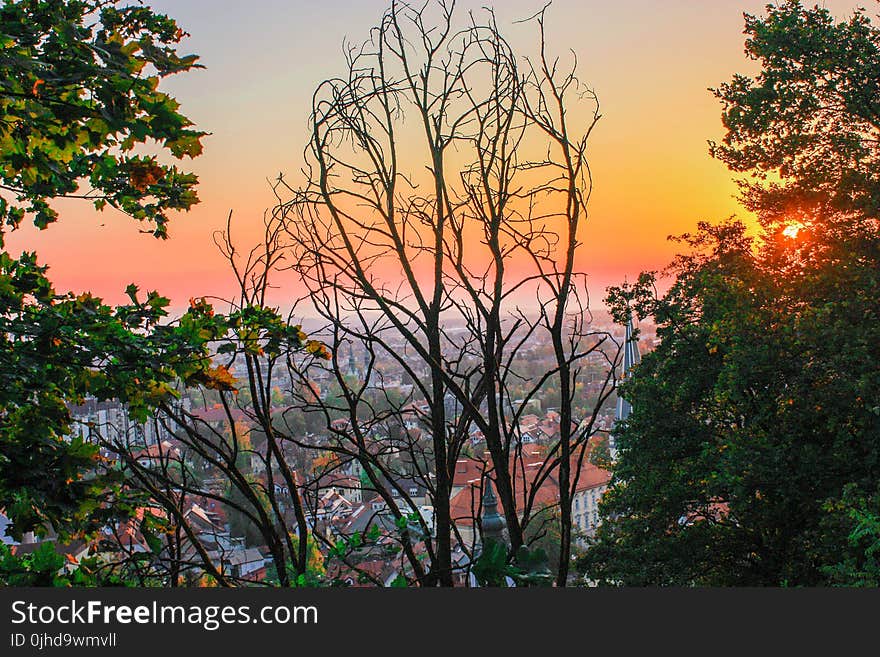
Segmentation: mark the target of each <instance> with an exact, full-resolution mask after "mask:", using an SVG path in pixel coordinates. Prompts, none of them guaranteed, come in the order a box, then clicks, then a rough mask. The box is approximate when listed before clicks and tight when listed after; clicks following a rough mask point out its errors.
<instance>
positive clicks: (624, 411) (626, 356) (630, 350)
mask: <svg viewBox="0 0 880 657" xmlns="http://www.w3.org/2000/svg"><path fill="white" fill-rule="evenodd" d="M637 343H638V338H636V337H635V328H634V327H633V316H632V313H630V314H629V317H627V320H626V337H625V339H624V342H623V363H621V372H620V379H619V380H618V385H620V382H623V381H625V380H626V378H627V377H628V376H629V375H630V372H632V368H633V367H634V366H636V365H638V364H639V362H640V361H641V360H642V357H641V355H640V354H639V346H638V344H637ZM631 412H632V406H631V405H630V403H629V402H628V401H627V400H626V399H624V398H623V396H621V394H620V392H618V393H617V409H616V410H615V412H614V422H615V424H616V423H617V422H620V421H622V420H625V419H627V418H628V417H629V414H630V413H631ZM609 442H610V445H609V447H610V449H611V458H612V460H613V459H615V458H617V444H616V441H615V436H614V433H613V432H612V434H611V436H610V437H609Z"/></svg>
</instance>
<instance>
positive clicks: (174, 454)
mask: <svg viewBox="0 0 880 657" xmlns="http://www.w3.org/2000/svg"><path fill="white" fill-rule="evenodd" d="M631 329H632V325H631V324H630V325H628V326H627V327H626V331H625V333H623V334H620V335H618V336H617V337H616V343H617V342H619V344H621V345H623V346H624V348H623V352H624V353H623V356H621V357H620V364H619V368H620V369H619V375H620V376H619V377H616V378H614V379H613V381H618V380H622V379H623V377H625V374H626V371H627V370H628V369H629V368H631V367H632V366H633V365H634V364H635V363H636V362H637V361H638V354H639V348H638V346H637V345H638V342H637V340H636V339H634V337H633V334H632V332H631ZM652 340H653V338H650V337H644V336H643V337H642V338H641V341H642V343H650V342H651V341H652ZM545 348H546V347H545V346H544V345H542V344H541V343H540V342H538V343H536V344H534V345H532V347H531V348H530V349H529V351H528V352H527V353H526V354H525V356H524V358H525V359H536V360H537V359H539V354H540V353H541V351H542V349H545ZM342 360H343V363H344V364H343V368H344V370H345V374H346V375H347V376H349V377H350V378H351V380H357V379H358V378H359V377H364V376H366V375H368V371H372V372H374V373H375V372H379V371H380V369H379V368H377V367H375V366H374V367H373V368H372V369H369V366H368V364H367V362H366V360H365V359H363V358H361V359H359V358H358V355H357V354H355V352H354V351H353V350H352V349H351V348H349V349H348V350H347V353H346V354H345V358H344V359H342ZM359 361H360V362H362V363H363V364H362V365H359ZM382 364H383V363H380V364H379V365H380V366H381V365H382ZM388 365H389V367H388V368H387V369H386V371H385V372H384V376H383V377H382V385H383V387H384V392H385V393H386V394H387V393H388V392H389V391H390V392H392V393H393V394H394V395H396V398H397V399H399V400H402V401H401V403H400V407H399V413H397V414H395V416H394V418H395V419H396V420H397V421H398V423H399V424H398V425H395V426H394V427H392V428H390V430H389V427H388V426H387V424H382V425H381V429H380V428H379V426H378V425H373V426H371V427H370V428H369V435H370V437H371V439H372V441H371V444H372V445H373V446H374V447H373V448H374V449H375V450H377V455H376V461H375V462H376V463H381V464H382V465H383V474H382V475H381V477H382V480H381V481H379V482H377V481H375V479H374V478H373V479H371V476H369V475H368V473H367V471H366V470H365V468H364V466H363V461H361V460H359V459H357V458H353V457H352V456H351V455H348V456H344V455H340V452H339V451H338V450H335V449H334V442H335V441H336V440H337V439H336V438H334V436H338V435H346V434H348V433H350V432H351V431H352V424H351V419H350V418H345V417H337V418H335V419H330V418H329V417H328V418H327V420H328V422H327V424H326V425H325V426H324V427H323V428H322V427H321V426H320V425H321V423H320V422H316V421H314V418H306V417H305V413H304V412H303V410H302V409H301V408H297V407H296V406H294V405H293V404H292V403H291V402H293V401H294V397H293V396H291V394H290V391H291V390H292V387H293V385H294V382H293V380H292V379H291V378H289V377H288V378H287V379H286V380H284V382H283V383H280V384H279V385H278V386H277V387H276V388H275V389H274V392H273V399H272V405H271V406H270V408H271V416H272V421H273V422H274V423H276V424H277V425H279V426H284V427H285V428H286V429H289V430H290V431H291V433H290V436H291V438H290V439H289V440H284V441H283V442H282V444H281V447H280V448H281V450H282V458H283V461H284V463H285V464H286V466H287V467H288V470H287V473H289V474H288V476H282V475H281V474H280V473H279V472H277V471H275V472H273V471H271V470H269V469H267V467H266V460H265V459H264V458H261V457H260V455H261V454H263V453H265V452H266V450H267V442H268V441H267V437H266V434H265V432H264V431H262V430H261V428H260V424H259V422H257V421H255V418H254V416H253V412H252V411H251V410H250V409H249V408H248V407H247V405H244V404H242V405H239V406H230V405H229V404H228V403H223V401H222V400H221V401H213V403H210V400H208V399H207V398H206V397H205V396H204V394H203V395H202V396H201V399H199V398H197V397H196V395H192V394H187V395H183V396H182V397H181V398H180V400H179V401H178V402H176V403H175V406H174V408H175V410H176V412H177V413H179V415H176V416H175V417H177V418H187V419H188V422H187V423H184V422H180V423H177V422H175V419H174V417H172V416H170V415H168V416H159V415H156V416H152V417H150V418H149V419H148V420H147V421H145V422H138V421H136V420H134V419H132V418H131V417H130V415H129V413H128V412H127V409H126V408H125V406H124V405H123V404H120V403H119V402H114V401H104V402H99V401H96V400H94V399H86V400H85V401H84V403H83V404H79V405H73V406H71V407H70V413H71V415H72V417H73V424H72V426H73V427H74V430H73V431H72V432H71V434H70V435H69V436H68V438H67V439H68V440H82V441H88V442H92V443H95V444H98V445H100V446H101V456H102V459H103V461H104V463H103V465H104V467H107V468H109V469H115V470H118V471H119V472H121V473H123V476H124V477H129V478H130V481H131V482H132V483H134V482H139V483H140V484H141V485H146V486H147V488H148V489H150V490H152V488H151V487H152V486H154V485H155V486H158V485H159V483H158V482H162V485H164V486H165V487H166V490H164V491H162V492H161V493H160V492H159V491H156V496H157V497H161V495H162V494H164V495H167V496H169V497H170V498H171V499H173V500H174V504H175V513H174V514H170V513H169V512H168V505H167V502H166V503H164V504H160V503H158V502H156V501H155V500H154V503H152V504H146V505H143V506H140V507H138V508H137V509H136V511H135V513H134V514H133V515H132V517H129V518H127V519H125V520H122V521H119V522H116V523H114V524H110V525H107V526H105V527H104V528H103V530H102V533H101V540H100V541H97V542H95V541H92V542H82V541H73V542H69V543H66V544H65V543H59V544H58V545H56V546H55V548H56V549H58V550H60V551H62V552H63V553H64V554H66V555H67V558H68V561H69V564H70V567H74V566H75V565H76V564H77V563H79V562H80V561H81V560H82V559H85V558H94V557H97V558H98V559H99V560H102V561H104V562H106V563H108V564H111V563H117V562H138V563H140V564H141V566H143V565H144V564H151V565H150V567H149V568H147V572H150V573H152V575H153V576H158V577H167V571H168V570H169V568H171V570H173V571H174V572H175V573H177V574H176V577H178V578H179V579H180V582H181V583H182V584H188V585H196V584H199V583H205V582H206V581H208V580H206V579H205V576H206V572H207V571H206V569H205V567H204V562H205V560H209V561H210V563H211V564H213V566H214V567H215V568H216V569H217V570H216V571H215V572H217V573H220V574H222V575H225V576H228V577H230V578H231V579H232V580H234V581H237V582H239V583H240V584H248V583H250V584H252V585H259V584H265V583H272V582H273V581H275V580H276V579H277V571H276V569H275V565H274V563H273V554H272V551H271V550H270V549H269V548H268V546H267V545H266V542H265V537H264V536H262V535H261V533H260V531H259V530H258V528H257V527H256V526H255V525H253V523H251V522H250V521H249V520H248V517H247V514H246V513H243V511H242V507H241V505H240V503H237V502H240V500H238V501H237V500H236V499H235V492H234V488H232V487H231V486H230V482H229V480H228V476H229V472H228V470H226V469H224V468H222V467H218V465H217V462H216V460H215V458H213V457H212V456H211V455H210V454H205V453H201V454H200V453H198V451H196V450H194V449H192V445H193V443H192V441H191V440H186V439H184V438H185V436H186V432H187V431H190V432H192V431H193V428H196V429H198V430H199V431H202V432H204V433H205V434H206V435H210V436H212V437H213V439H216V440H221V441H232V443H234V445H235V448H236V450H238V453H237V455H236V457H235V473H234V475H235V476H236V477H242V478H244V479H246V480H247V481H248V482H250V484H249V485H250V487H251V488H252V489H253V490H255V491H258V492H259V494H260V496H261V497H262V498H263V500H264V502H263V503H264V504H267V505H269V504H270V505H271V506H272V508H273V509H274V511H276V512H277V513H278V514H279V515H278V518H279V520H280V521H281V522H282V523H283V524H284V526H286V527H290V528H293V529H292V531H291V534H292V535H293V537H294V539H295V540H298V539H299V538H300V537H299V532H298V527H299V526H301V525H298V524H297V518H296V514H297V513H298V512H299V513H302V514H303V515H304V517H305V520H306V523H307V527H308V534H309V535H308V538H307V539H306V540H307V541H308V543H309V550H310V551H311V554H310V557H309V558H310V563H313V564H314V569H315V573H318V574H319V577H320V580H321V581H324V582H331V583H335V584H337V585H344V586H365V585H368V586H392V585H401V583H404V582H409V581H412V579H413V576H414V574H413V573H412V572H411V568H409V566H408V562H407V560H406V559H404V558H402V549H401V534H405V535H406V536H407V549H409V550H412V551H413V552H414V554H415V555H416V556H418V554H420V553H422V552H425V551H427V550H430V548H431V544H432V543H431V542H432V541H433V540H434V539H435V535H434V528H435V523H434V512H435V509H434V507H435V502H434V498H433V494H434V484H435V479H436V477H435V474H434V473H433V472H431V471H430V470H429V469H428V468H427V465H426V462H424V461H422V462H420V461H421V460H422V457H423V456H424V452H429V451H430V449H431V447H430V440H429V436H430V434H429V431H430V419H431V418H430V413H431V411H430V408H429V407H428V404H427V403H426V401H425V400H419V399H417V398H414V397H413V395H412V389H413V385H412V383H407V382H405V381H404V380H403V379H402V378H401V377H400V376H399V374H398V377H396V378H395V377H393V368H392V366H391V365H392V363H388ZM540 366H541V363H540V360H537V365H536V367H540ZM600 367H601V364H599V363H598V361H597V365H596V370H597V372H598V371H599V369H600ZM389 373H391V375H390V376H389ZM585 378H586V382H585V384H584V386H583V387H582V388H581V389H580V391H579V392H580V394H581V395H583V396H584V398H585V399H584V403H583V404H582V407H583V408H589V407H590V404H591V403H593V404H594V403H595V400H589V397H590V396H591V395H592V396H594V397H595V396H597V395H598V394H599V392H600V391H601V384H600V383H596V382H594V381H591V380H590V377H585ZM592 378H593V379H594V380H598V377H597V376H593V377H592ZM316 379H317V381H316V383H317V385H323V390H324V394H325V395H329V394H331V385H330V376H329V374H327V373H325V379H324V380H322V379H321V378H320V377H316ZM285 384H286V385H285ZM552 394H553V391H552V390H544V391H542V394H540V395H535V396H532V397H531V398H530V399H529V400H528V402H525V403H524V402H523V400H517V401H515V402H513V403H512V405H511V409H510V410H511V417H514V418H515V419H516V420H515V421H516V424H515V426H512V427H510V429H511V431H510V434H509V435H511V436H512V437H513V443H512V446H511V448H510V452H509V464H508V467H509V469H510V472H512V473H514V475H513V477H512V481H513V482H514V487H515V491H514V493H513V494H514V495H515V504H516V513H517V514H518V516H520V517H523V518H528V519H529V521H528V524H527V526H528V528H529V540H530V542H531V545H532V546H533V547H535V546H543V549H545V550H552V549H554V541H555V540H556V539H555V537H554V531H553V527H554V525H555V523H556V522H558V512H559V504H560V500H559V495H560V486H559V481H558V470H559V462H558V459H555V458H554V457H553V453H554V452H555V451H557V450H558V449H559V442H560V428H561V427H560V422H561V418H560V414H559V412H558V410H557V409H555V408H554V407H553V406H552ZM285 402H288V404H287V405H286V404H285ZM445 406H446V407H447V409H446V410H447V411H448V412H450V413H452V415H453V416H454V417H457V416H458V414H459V413H460V411H459V410H458V409H456V406H455V403H454V402H453V401H449V402H448V403H447V404H445ZM514 406H515V408H514ZM306 412H307V411H306ZM626 413H628V409H627V407H626V403H625V401H624V400H623V398H622V397H620V396H619V395H614V394H612V395H609V396H608V397H607V399H606V400H605V401H604V402H603V403H602V404H600V405H599V406H598V407H597V408H596V413H595V415H596V417H595V418H594V419H593V422H592V424H591V426H590V429H589V432H588V434H585V435H586V439H585V442H584V445H583V447H584V448H583V449H580V450H576V451H574V452H573V453H572V454H571V455H570V457H569V460H570V462H569V468H570V472H571V473H572V481H573V482H575V483H574V486H573V488H572V496H571V498H570V500H569V505H570V510H571V523H572V530H573V532H572V535H573V537H574V544H573V555H577V554H578V553H579V552H580V551H582V550H584V549H586V548H587V546H588V540H589V538H590V537H591V536H593V535H594V534H595V532H596V529H597V527H598V524H599V522H600V520H599V503H600V501H601V499H602V495H603V493H604V492H605V490H606V488H607V486H608V484H609V481H610V479H611V471H610V462H611V460H610V456H611V455H610V454H609V448H610V449H613V428H614V424H615V422H616V421H618V420H620V419H624V418H625V415H626ZM572 422H573V426H572V432H571V433H570V435H576V434H577V430H578V424H582V425H586V423H587V418H581V419H579V420H576V419H573V421H572ZM218 451H219V448H218ZM603 456H604V458H602V457H603ZM492 464H493V459H492V456H491V454H490V452H489V450H488V449H487V445H486V440H485V437H484V435H483V434H482V432H481V431H480V430H479V429H478V428H474V427H472V428H471V430H470V432H469V435H468V436H467V439H466V441H465V445H464V449H463V450H462V454H461V456H460V457H459V458H458V459H457V460H456V461H455V468H454V473H453V475H452V478H451V486H452V488H451V491H450V492H449V513H450V515H451V518H452V521H453V524H454V537H455V539H454V545H453V554H454V558H455V563H454V569H455V577H456V582H457V584H458V585H463V586H475V585H477V579H476V578H475V577H474V575H473V573H472V572H471V570H472V565H473V563H474V560H475V559H477V558H478V556H479V555H480V552H481V547H482V542H483V531H481V526H483V521H484V520H485V516H486V513H487V512H488V511H490V510H491V511H492V512H493V513H497V510H496V502H495V491H494V488H493V483H492V482H493V476H494V473H493V465H492ZM172 472H173V473H176V474H175V475H174V477H171V476H169V473H172ZM160 473H161V475H162V476H157V477H156V478H155V479H154V480H151V475H152V474H156V475H159V474H160ZM373 477H375V474H374V475H373ZM174 482H178V483H177V484H175V483H174ZM291 487H294V488H295V489H296V491H297V498H298V499H300V500H301V508H300V509H297V508H295V505H294V504H293V503H292V496H291ZM163 499H164V498H163ZM0 522H4V523H8V520H6V518H5V517H4V516H0ZM501 522H502V523H503V520H502V521H501ZM483 529H485V527H483ZM0 534H4V535H3V541H4V542H6V543H8V544H10V545H11V547H12V550H13V552H14V553H16V554H19V555H22V554H27V553H28V552H29V551H33V550H35V549H37V547H38V546H39V545H40V543H41V542H44V541H47V540H48V541H55V538H54V537H53V536H52V535H51V534H50V535H49V536H47V537H36V536H34V535H33V534H32V533H31V534H27V535H25V536H24V537H23V540H22V541H13V540H12V539H11V538H9V537H8V536H5V533H4V532H3V531H2V529H0ZM503 535H504V534H503V531H502V532H501V533H499V536H501V537H502V539H503ZM157 539H158V540H157ZM172 539H173V540H172ZM171 564H173V567H172V566H171Z"/></svg>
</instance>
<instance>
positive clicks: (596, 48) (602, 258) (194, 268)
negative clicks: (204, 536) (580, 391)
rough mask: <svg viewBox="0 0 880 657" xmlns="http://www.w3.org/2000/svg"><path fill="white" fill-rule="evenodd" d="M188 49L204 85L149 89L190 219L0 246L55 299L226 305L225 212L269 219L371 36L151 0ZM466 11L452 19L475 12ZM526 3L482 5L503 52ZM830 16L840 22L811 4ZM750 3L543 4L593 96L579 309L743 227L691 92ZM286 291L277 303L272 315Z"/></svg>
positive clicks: (69, 232) (519, 37)
mask: <svg viewBox="0 0 880 657" xmlns="http://www.w3.org/2000/svg"><path fill="white" fill-rule="evenodd" d="M150 4H151V5H152V6H154V7H155V8H156V9H157V10H160V11H164V12H167V13H169V14H170V15H172V16H174V17H175V18H177V19H178V21H179V23H180V24H181V25H182V26H183V27H184V28H185V29H186V30H188V31H189V32H190V33H191V34H192V37H191V38H190V39H188V40H187V41H186V42H185V46H184V48H185V50H187V51H191V52H195V53H198V54H200V55H201V56H202V60H201V63H202V64H204V65H205V66H206V67H207V68H206V70H203V71H196V72H192V73H187V74H184V75H182V76H178V77H177V78H176V79H173V80H169V81H167V82H166V83H165V85H164V88H165V89H166V90H167V91H170V92H171V93H172V94H174V95H175V96H176V97H177V99H178V100H179V101H180V102H181V105H182V111H183V112H184V113H185V114H186V115H188V116H189V117H190V118H191V119H192V120H194V121H195V122H196V123H197V125H198V127H200V128H201V129H203V130H208V131H210V132H211V133H212V135H211V136H210V137H208V138H206V140H205V142H204V143H205V154H204V155H203V156H202V157H200V158H198V159H196V160H195V161H192V162H190V161H187V162H185V165H186V166H190V167H191V168H192V170H194V171H195V172H196V173H198V174H199V177H200V180H201V184H200V188H199V195H200V197H201V199H202V203H201V204H200V205H198V206H196V207H195V208H194V209H193V210H192V211H191V212H189V213H187V214H180V215H177V216H176V217H174V218H173V220H172V223H171V226H170V235H171V239H169V240H168V241H166V242H159V241H156V240H154V239H153V238H151V237H149V236H148V235H143V234H139V233H138V226H137V225H136V223H135V222H133V221H132V220H130V219H127V218H126V217H124V216H123V215H120V214H118V213H114V212H112V211H105V212H104V213H97V212H95V211H94V210H93V209H92V208H91V207H90V206H88V205H84V204H82V202H66V203H64V204H59V205H58V206H57V207H58V208H59V209H60V210H61V221H60V222H59V223H58V224H56V225H53V226H51V227H50V228H49V229H48V230H46V231H42V232H41V231H37V230H35V229H33V228H32V227H29V228H25V229H22V230H20V231H18V232H17V233H15V234H13V235H10V236H8V239H7V244H8V247H9V248H10V250H12V251H13V252H17V251H19V250H21V249H25V248H26V249H29V250H36V251H37V252H38V253H39V254H40V256H41V259H42V260H43V261H44V262H47V263H49V264H50V265H51V270H50V274H51V276H52V278H53V280H54V282H55V284H56V287H57V288H58V289H72V290H76V291H81V290H86V289H89V290H92V291H93V292H95V293H96V294H99V295H101V296H104V297H105V298H106V299H107V300H109V301H112V302H122V301H124V299H125V295H124V294H123V292H122V291H123V289H124V288H125V286H126V284H128V283H129V282H135V283H137V284H138V285H140V286H141V288H142V289H158V290H159V291H160V292H162V293H163V294H165V295H166V296H171V297H172V299H173V300H174V302H175V304H176V305H178V304H184V303H185V302H186V300H187V299H188V298H189V297H191V296H194V295H196V296H202V295H211V294H217V295H222V294H223V293H224V292H225V291H228V290H230V282H231V281H230V276H229V274H228V273H227V271H226V269H225V267H224V263H223V261H222V259H221V258H220V257H219V255H217V253H216V250H215V248H214V246H213V244H212V242H211V234H212V232H213V231H214V230H217V229H219V228H222V227H223V226H224V225H225V220H226V215H227V213H228V212H229V211H230V210H232V211H233V212H234V216H235V217H236V230H237V232H238V233H239V234H240V235H241V236H242V237H247V236H248V234H255V233H254V230H255V227H256V226H258V222H259V221H260V218H261V216H262V212H263V209H264V208H266V207H268V206H270V205H271V204H272V196H271V194H270V193H269V190H268V185H267V183H266V178H267V177H269V178H271V177H274V176H276V175H277V174H278V173H279V172H281V171H283V172H285V173H286V175H287V176H288V177H290V179H291V180H295V178H296V174H297V171H298V168H299V166H300V165H301V162H302V156H301V152H302V146H303V144H304V143H305V139H306V137H307V124H306V121H307V117H308V111H309V104H310V99H311V93H312V91H313V89H314V87H315V85H316V84H317V83H318V82H319V81H320V80H322V79H324V78H325V77H328V76H332V75H334V74H338V73H341V72H342V71H343V70H344V63H343V60H342V57H341V44H342V41H343V38H345V37H348V38H350V39H351V40H353V41H360V40H362V39H363V38H364V37H365V36H366V35H367V31H368V29H369V27H370V26H371V25H373V24H374V23H375V22H376V19H377V18H378V17H379V15H380V14H381V12H382V10H383V8H384V6H385V4H386V3H385V2H384V1H379V0H322V2H320V3H315V2H312V1H311V0H310V1H308V2H307V1H306V0H295V1H284V0H254V1H252V2H250V3H241V2H238V1H237V0H187V2H185V3H182V2H175V1H174V0H155V1H153V2H151V3H150ZM484 4H486V2H485V1H484V0H479V1H476V2H460V3H459V5H460V7H461V8H462V9H469V8H478V7H480V6H482V5H484ZM542 4H543V2H532V1H529V2H526V1H524V0H504V2H497V3H496V8H497V14H498V18H499V24H500V26H501V28H502V30H503V31H504V32H505V34H506V35H507V36H508V38H509V39H510V40H511V41H512V42H513V43H514V45H517V44H523V45H524V44H527V43H530V37H532V36H533V35H534V31H533V28H532V27H530V26H524V25H515V24H512V21H513V20H516V19H519V18H523V17H525V16H528V15H529V14H531V13H533V11H534V10H535V9H536V8H539V6H540V5H542ZM824 4H825V6H827V7H828V8H829V9H831V10H832V11H833V12H835V14H836V15H838V16H844V15H845V14H846V13H848V12H850V11H851V10H852V9H853V8H854V7H856V6H857V5H858V3H856V2H850V1H848V0H828V1H827V2H825V3H824ZM763 5H764V2H761V1H753V0H748V1H743V2H736V1H733V0H664V1H663V2H660V1H658V0H630V1H629V2H617V3H610V2H607V1H605V0H602V1H599V0H554V2H553V5H552V7H551V9H550V14H549V19H548V34H549V35H550V46H551V48H553V49H555V50H556V51H558V52H559V53H560V54H565V52H566V51H567V49H569V48H570V49H573V50H575V51H576V52H577V54H578V58H579V62H580V67H579V74H580V77H581V79H582V80H583V81H585V82H586V83H587V84H589V85H590V86H592V87H593V88H595V90H596V91H597V93H598V95H599V97H600V100H601V103H602V113H603V118H602V120H601V122H600V125H599V126H598V127H597V129H596V131H595V132H594V137H593V141H592V144H591V166H592V169H593V173H594V180H595V189H594V193H593V197H592V201H591V205H590V219H589V226H588V228H587V231H586V233H585V235H584V237H585V244H584V246H583V248H582V249H581V252H580V258H579V264H580V267H581V268H582V269H583V270H585V271H587V272H588V273H589V274H590V292H591V294H592V296H593V299H594V300H596V299H599V298H601V296H602V292H603V290H604V288H605V287H606V286H607V285H609V284H614V283H618V282H620V281H621V280H622V279H623V278H624V277H630V278H633V277H634V276H635V275H636V274H637V273H638V272H639V271H640V270H643V269H653V268H659V267H662V266H663V265H665V264H666V263H667V262H668V261H669V260H670V258H671V256H672V255H673V248H674V245H671V244H669V243H668V242H667V241H666V237H667V236H668V235H670V234H678V233H681V232H684V231H688V230H692V229H693V228H694V226H695V224H696V222H697V221H698V220H701V219H722V218H724V217H727V216H729V215H731V214H739V215H741V216H744V215H743V212H742V210H741V209H740V208H739V207H738V205H737V203H736V200H735V198H734V196H735V194H736V188H735V186H734V184H733V182H732V180H731V176H730V174H729V172H728V171H727V170H726V169H725V168H724V167H723V165H721V164H720V163H718V162H715V161H713V160H712V159H711V158H710V157H709V155H708V153H707V143H706V142H707V140H708V139H713V138H715V139H717V138H719V137H720V136H721V134H722V132H721V125H720V120H719V116H720V111H719V106H718V103H717V101H716V100H715V99H714V98H713V97H712V95H711V94H710V93H709V92H708V91H707V88H708V87H710V86H715V85H717V84H718V83H720V82H722V81H725V80H727V79H729V78H730V76H731V75H732V74H733V73H734V72H742V73H749V72H752V71H753V70H754V68H753V67H754V64H752V63H749V62H747V61H746V60H745V57H744V55H743V52H742V50H743V36H742V12H743V11H749V12H753V13H754V12H760V11H761V8H762V7H763ZM288 296H289V297H292V296H295V293H294V292H291V293H290V294H289V295H288V294H287V293H279V294H278V297H277V298H276V299H275V302H276V303H281V304H283V303H284V300H285V299H286V298H288Z"/></svg>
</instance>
